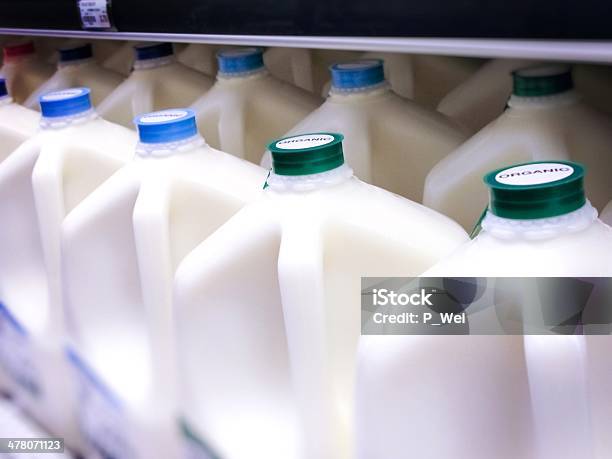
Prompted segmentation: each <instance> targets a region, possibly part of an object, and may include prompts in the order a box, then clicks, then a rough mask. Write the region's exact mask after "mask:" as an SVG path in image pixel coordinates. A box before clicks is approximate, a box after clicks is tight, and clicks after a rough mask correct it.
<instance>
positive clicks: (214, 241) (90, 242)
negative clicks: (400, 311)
mask: <svg viewBox="0 0 612 459" xmlns="http://www.w3.org/2000/svg"><path fill="white" fill-rule="evenodd" d="M157 46H159V45H156V46H153V47H151V48H156V47H157ZM145 48H146V47H145ZM5 61H6V59H5ZM174 64H176V63H175V62H174V63H166V64H165V65H174ZM134 67H135V70H134V73H136V65H134ZM151 68H154V67H151ZM219 68H220V69H219V72H220V74H219V77H218V80H217V83H215V85H218V87H220V88H223V90H224V91H223V92H222V94H223V96H222V97H221V96H218V97H219V98H220V99H219V100H222V101H223V104H221V103H220V102H219V103H218V104H217V110H218V111H217V112H216V113H217V116H216V118H215V115H214V114H210V112H209V114H208V115H207V116H204V117H202V118H201V121H200V116H199V113H200V110H198V105H199V103H196V104H195V105H194V106H193V110H192V109H171V110H164V111H160V112H154V113H148V114H145V115H140V116H138V117H137V118H136V126H137V130H138V137H136V135H135V134H134V133H133V132H132V131H130V130H128V129H125V128H123V127H121V126H118V125H116V124H113V123H110V122H108V121H105V120H103V119H102V118H101V117H99V116H98V114H97V113H96V111H94V110H93V108H92V101H91V98H92V96H91V94H92V93H91V91H90V90H89V89H86V88H71V89H66V90H59V91H52V92H49V93H44V94H43V95H41V96H38V98H39V103H40V110H41V113H42V116H41V117H40V119H38V115H36V114H34V113H33V112H32V111H29V110H27V109H24V108H23V107H21V106H19V105H16V104H14V103H12V102H11V99H10V97H9V96H8V94H7V91H6V90H5V89H4V87H5V86H3V85H2V84H1V83H0V93H1V94H3V97H2V99H0V100H1V101H2V104H1V106H0V118H1V121H0V123H1V124H2V127H1V129H2V131H1V132H2V135H3V144H4V145H7V148H6V150H5V151H4V152H2V163H0V213H1V215H3V220H4V221H5V222H6V223H5V225H3V229H2V230H1V231H0V248H1V250H2V258H1V259H0V298H1V301H2V305H1V306H0V317H1V320H2V328H1V330H2V332H1V334H0V339H1V340H2V343H1V345H0V354H1V355H0V360H1V363H2V368H3V370H4V371H3V373H2V387H3V389H4V390H5V391H6V392H8V393H11V394H13V395H14V396H15V398H16V400H17V401H18V402H19V403H20V404H21V405H22V406H24V408H25V409H26V410H27V411H28V412H29V413H31V414H32V416H33V417H34V418H36V419H37V420H38V421H39V422H40V423H41V424H43V425H44V426H45V427H46V428H47V429H49V430H50V431H51V432H52V433H54V434H56V435H60V436H62V437H65V438H66V441H67V443H68V444H69V445H70V446H72V447H73V448H75V449H76V450H80V451H82V452H84V453H85V454H86V455H87V456H91V457H99V456H102V457H119V458H147V457H183V455H184V454H188V455H191V456H193V457H222V458H223V457H227V458H241V457H279V458H291V457H295V458H350V457H355V456H356V457H361V458H379V457H406V456H407V455H410V456H421V457H428V456H429V457H466V458H467V457H476V458H478V457H509V458H510V457H607V455H609V454H610V452H611V451H612V445H611V444H610V439H609V438H608V435H607V432H609V429H610V428H611V426H612V420H611V419H610V417H611V414H610V413H612V402H611V400H610V397H609V396H608V395H607V392H608V389H607V387H608V386H609V384H610V382H612V381H611V377H610V375H611V374H612V364H610V363H609V362H610V359H609V358H608V356H607V354H608V353H609V351H608V350H609V348H610V343H609V340H607V337H584V336H571V337H559V336H554V337H553V336H546V337H542V336H540V337H535V338H534V337H524V338H523V337H444V338H442V337H439V336H438V337H431V338H427V337H418V339H415V338H410V337H386V336H385V337H364V338H362V339H361V344H360V345H359V346H360V347H359V350H358V342H359V330H360V317H359V314H360V277H361V276H372V277H374V276H415V275H419V274H421V273H423V272H425V271H427V270H428V269H430V268H432V267H433V266H434V265H437V266H436V267H435V268H432V269H431V270H430V271H428V273H433V274H432V275H440V274H444V275H460V276H484V275H489V276H493V275H497V276H538V275H540V276H549V275H556V276H570V275H571V276H607V275H610V272H611V271H612V256H611V255H612V230H610V228H609V227H608V226H606V225H604V224H603V223H602V222H601V221H599V220H598V219H597V211H596V210H595V208H594V206H593V205H592V204H591V201H592V202H593V203H594V205H595V207H597V205H598V202H599V203H603V202H604V201H605V200H606V199H609V198H610V193H609V192H608V191H609V186H610V185H609V183H608V181H605V180H600V179H598V174H601V175H605V174H604V173H605V172H607V170H609V169H607V168H606V161H607V158H606V157H605V156H603V153H604V152H605V151H604V149H606V147H607V145H608V144H609V143H612V142H609V141H608V138H609V137H607V136H609V134H608V133H607V131H606V130H605V127H606V126H608V125H606V124H605V123H606V121H607V119H606V118H605V116H603V115H600V114H599V113H598V112H596V111H594V110H591V109H589V108H587V107H585V106H584V105H583V104H582V103H580V102H579V97H578V95H577V94H576V92H575V91H574V90H573V89H572V79H571V74H570V72H569V70H568V69H567V68H566V67H559V66H553V67H536V68H529V69H524V70H520V71H518V72H515V73H514V88H513V95H512V97H511V98H510V100H509V101H508V108H507V109H506V110H505V111H504V113H503V115H501V116H500V117H499V118H498V119H497V120H496V121H494V122H493V123H492V124H490V125H488V126H487V127H486V128H484V129H483V131H482V132H480V133H478V134H477V135H476V136H475V137H474V138H472V139H471V140H468V141H467V142H465V143H464V144H463V145H462V146H461V147H459V148H458V149H457V150H456V151H455V152H453V153H450V155H449V154H448V153H449V150H452V148H454V147H455V146H457V145H458V144H459V143H460V142H461V140H457V141H456V142H455V144H454V146H448V145H447V151H446V152H445V153H440V158H441V157H442V156H446V155H448V156H447V157H446V158H445V159H443V160H442V161H441V162H440V163H439V164H438V165H437V166H435V167H434V168H433V170H432V171H431V172H430V173H429V175H428V176H427V178H426V179H425V177H424V175H426V172H427V170H428V169H427V166H423V165H422V164H421V162H422V161H431V158H430V157H429V156H433V155H435V153H433V148H432V147H430V146H429V145H430V144H429V142H434V141H436V140H439V139H440V138H443V137H444V132H445V130H444V129H442V127H441V126H443V124H444V123H446V125H447V127H446V129H447V130H448V131H456V132H459V131H458V130H457V129H456V128H454V127H453V126H452V125H450V122H449V121H447V120H444V118H442V117H441V116H440V115H437V114H435V113H434V112H431V111H428V110H425V109H422V108H419V107H417V106H415V105H414V104H412V103H411V102H409V101H407V100H405V99H401V98H400V97H398V96H396V95H394V94H393V91H391V90H390V89H389V87H388V84H387V83H385V80H384V77H383V73H384V72H383V68H382V65H381V63H380V62H378V61H371V60H368V61H360V62H356V63H351V64H343V65H336V66H334V67H333V68H332V87H331V90H330V95H329V98H328V100H327V101H326V102H325V103H324V104H323V106H322V107H321V108H319V109H318V110H316V111H315V114H316V113H317V111H321V112H322V113H326V115H325V118H327V117H329V118H327V120H328V121H329V122H330V123H338V124H334V125H333V126H331V127H329V128H328V127H327V126H324V127H323V126H322V127H321V128H318V127H317V126H314V125H312V128H311V127H310V126H311V125H310V124H309V123H308V124H307V123H306V121H304V122H303V123H304V124H306V127H304V128H303V129H301V131H302V133H303V132H304V131H305V132H306V133H305V134H302V133H300V132H297V133H295V134H294V133H290V134H289V135H288V136H285V137H283V138H282V139H280V140H277V141H274V142H272V143H271V144H269V145H268V148H267V154H266V156H265V158H264V160H267V161H268V162H270V163H271V171H270V172H269V173H268V171H267V170H266V169H263V168H260V167H258V166H255V165H253V164H251V163H248V162H245V161H241V160H240V159H237V158H235V156H232V155H228V154H227V153H222V152H221V151H218V150H215V149H213V148H211V147H210V146H209V144H210V143H211V142H210V141H209V140H208V137H207V134H206V129H205V128H202V127H200V132H203V133H204V138H203V137H202V136H200V134H198V129H197V124H199V123H200V122H203V123H206V120H207V117H209V118H210V117H213V118H215V119H217V122H218V123H219V132H221V129H220V126H221V118H222V117H223V110H225V109H226V107H227V106H232V104H231V103H230V101H232V100H235V101H237V102H236V104H238V105H242V104H243V103H244V100H246V99H247V96H249V97H252V92H255V93H256V95H258V96H259V97H262V96H265V99H266V103H268V102H269V106H267V109H268V110H269V111H270V112H271V113H272V114H276V115H277V116H278V117H279V118H280V119H283V118H285V117H286V116H287V113H286V111H285V108H284V107H283V106H282V105H280V104H277V103H276V99H275V97H276V96H279V98H280V95H281V94H282V91H281V90H279V88H289V86H287V85H283V84H282V83H280V82H278V81H276V80H274V79H273V78H272V77H270V76H269V75H268V74H266V73H265V72H264V71H263V70H262V58H261V52H260V51H259V50H250V49H249V50H232V51H229V52H222V53H221V54H220V56H219ZM334 70H335V72H334ZM169 79H170V77H169ZM260 79H261V80H263V81H272V82H273V84H272V83H270V84H271V85H273V87H274V90H273V91H272V90H270V91H269V92H266V90H265V89H263V88H265V87H266V86H261V87H259V89H257V88H258V87H255V89H250V90H249V91H248V92H246V91H244V90H242V91H244V92H239V90H237V91H236V93H238V94H243V95H244V97H245V99H242V98H240V97H236V99H230V98H229V97H228V96H227V94H229V93H230V92H225V89H227V91H229V90H230V89H231V88H240V87H241V85H242V83H243V82H244V81H258V80H260ZM243 80H244V81H243ZM291 90H292V91H293V90H294V88H291ZM162 92H163V91H162ZM213 92H214V88H213V89H211V90H210V91H209V93H207V94H206V95H205V96H204V98H205V97H207V96H208V95H209V94H210V93H213ZM124 98H125V99H129V98H128V97H127V96H125V97H124ZM280 99H282V98H280ZM238 102H240V103H238ZM103 104H104V102H102V103H101V104H100V105H103ZM204 106H208V103H207V104H202V107H204ZM326 106H327V107H326ZM373 107H377V108H373ZM380 107H383V108H380ZM127 110H128V112H129V108H128V109H127ZM329 110H332V111H331V113H327V111H329ZM219 111H220V112H221V113H220V114H219ZM232 113H234V114H236V113H241V112H240V111H234V112H232ZM267 115H268V113H267V111H262V112H257V119H258V120H259V121H258V122H260V123H261V125H262V126H263V125H264V124H265V122H264V119H265V118H264V117H265V116H267ZM310 116H311V117H313V118H312V119H314V114H313V115H310ZM308 118H309V117H307V118H306V120H308ZM317 118H318V116H317ZM226 119H227V121H228V122H237V121H236V119H238V120H241V122H238V124H240V125H241V126H242V128H243V129H242V131H241V130H239V129H233V128H232V129H231V132H232V135H233V136H234V137H236V139H241V140H236V139H234V140H235V141H237V142H239V143H245V142H244V141H245V140H246V139H249V140H252V136H250V135H249V132H250V131H249V130H248V129H245V126H246V125H245V123H244V118H241V117H240V116H238V115H234V116H232V117H228V118H226ZM321 120H322V121H324V120H323V117H322V118H321ZM356 120H357V121H358V124H353V122H354V121H356ZM440 120H442V121H440ZM356 126H357V127H356ZM373 126H377V127H376V128H374V127H373ZM434 126H435V127H436V129H435V130H434V129H433V127H434ZM296 129H297V128H296ZM387 130H388V131H387ZM334 131H340V132H342V133H344V134H345V136H346V141H345V142H343V136H342V135H341V134H336V133H334ZM434 131H435V134H433V132H434ZM313 132H314V133H313ZM394 135H395V136H397V138H400V137H401V141H397V143H387V141H388V138H389V137H393V136H394ZM241 136H244V137H241ZM428 136H430V137H431V139H428V140H427V142H426V143H422V144H421V143H418V142H422V138H427V137H428ZM213 137H214V135H213ZM353 137H355V138H357V139H359V140H358V142H361V143H363V142H365V143H366V144H367V145H368V150H367V151H365V152H362V153H361V154H355V155H354V154H353V153H355V151H356V150H352V149H351V148H354V147H350V145H351V143H350V139H351V138H353ZM5 138H6V139H7V141H6V142H4V139H5ZM26 139H27V140H26ZM204 139H206V142H205V141H204ZM432 139H433V140H432ZM268 140H269V139H268ZM472 142H473V145H472V146H471V147H470V143H472ZM523 143H524V144H523ZM9 145H13V146H16V147H17V148H16V149H15V150H14V151H12V149H10V148H8V146H9ZM353 145H356V144H353ZM377 145H378V146H379V147H381V148H380V150H381V151H380V153H379V154H376V153H375V151H376V146H377ZM404 145H405V146H407V147H409V148H408V150H405V149H402V146H404ZM553 145H554V146H555V147H556V148H553ZM394 148H397V149H398V151H394ZM53 150H55V151H53ZM259 150H260V151H264V150H266V147H265V143H263V142H262V144H261V145H260V146H259ZM345 152H346V162H345V157H344V153H345ZM424 153H427V155H424ZM419 154H420V155H419ZM598 155H599V156H598ZM423 156H427V157H425V158H423ZM464 157H465V159H463V158H464ZM472 157H473V158H472ZM266 158H267V159H266ZM360 158H361V159H362V160H364V161H361V162H360ZM470 158H471V160H470ZM489 158H490V161H489ZM438 159H439V158H438ZM572 159H574V160H579V162H581V163H584V164H586V165H587V167H588V172H585V170H584V168H583V166H581V165H580V164H578V163H577V162H572V161H570V160H572ZM526 160H532V161H529V163H527V164H523V162H525V161H526ZM533 160H535V161H533ZM436 161H437V160H436ZM436 161H434V162H433V163H435V162H436ZM455 163H457V165H456V166H455ZM515 163H521V164H518V165H516V164H515ZM360 164H361V166H362V167H363V165H364V164H365V165H366V167H365V169H363V171H365V174H366V175H365V176H366V177H367V179H368V180H367V181H374V182H376V180H374V179H375V178H376V177H377V175H369V176H368V175H367V171H368V170H372V171H376V170H377V169H376V165H381V166H384V167H381V169H379V170H378V177H379V178H380V180H381V181H384V180H386V179H387V178H389V176H393V175H396V176H397V179H398V180H397V182H396V183H397V184H401V185H403V186H406V184H408V185H410V186H412V185H414V184H413V183H411V182H414V181H415V180H417V177H418V176H419V174H418V173H417V172H418V171H421V182H420V183H421V186H422V187H424V189H425V193H424V195H425V198H426V199H425V201H426V202H427V196H428V195H430V194H428V190H429V193H433V192H434V191H436V192H438V193H441V194H444V192H445V193H447V195H448V198H447V199H448V201H447V202H446V205H447V208H448V209H449V211H448V212H447V213H449V214H451V216H454V217H455V218H456V219H457V220H459V221H461V218H460V217H459V216H455V215H453V214H452V212H451V211H453V210H454V209H456V208H457V206H459V205H464V206H465V208H467V209H468V211H469V212H475V213H474V215H475V217H474V218H471V217H468V216H464V217H463V218H465V219H466V220H465V221H466V223H469V225H466V226H471V225H472V224H473V223H474V222H475V221H476V220H477V218H478V215H480V213H481V212H482V210H483V208H484V207H485V205H486V201H487V193H486V188H485V185H484V183H485V182H483V181H482V176H483V175H484V174H485V173H486V172H488V171H490V170H492V169H494V168H495V167H497V166H503V170H497V171H494V172H493V173H490V174H489V175H487V180H486V183H487V184H488V186H489V188H490V192H489V195H490V196H489V198H488V199H489V204H488V211H487V213H486V214H485V215H484V218H483V220H482V222H481V225H480V226H481V227H482V231H481V232H480V233H479V234H478V235H477V236H476V237H475V238H474V239H473V240H472V241H471V242H467V241H468V237H467V235H466V233H465V231H464V230H463V229H462V228H461V227H460V226H459V225H457V224H456V223H454V222H453V221H452V220H450V219H448V218H447V217H444V216H442V215H440V214H438V213H437V212H435V211H433V210H430V209H428V208H426V207H423V206H421V205H420V204H417V203H415V202H413V201H416V200H420V199H417V198H416V197H414V196H410V192H409V190H405V191H404V192H402V194H404V195H406V196H408V197H412V198H413V201H410V200H408V199H404V198H401V197H399V196H397V195H394V194H391V193H388V192H386V191H383V190H382V189H380V188H376V187H374V186H372V185H367V184H365V183H363V182H361V181H359V180H358V179H357V178H355V176H357V177H360V173H359V172H356V173H355V176H354V175H353V169H354V170H355V171H358V170H359V166H360ZM513 164H514V165H513ZM511 165H512V166H511ZM432 166H433V164H432V165H430V166H429V168H431V167H432ZM451 168H452V169H451ZM601 169H606V170H603V171H602V170H601ZM445 170H447V172H444V171H445ZM423 171H425V172H423ZM413 175H414V177H413ZM508 177H512V178H511V179H509V178H508ZM360 178H361V177H360ZM402 178H403V179H402ZM584 179H586V190H587V192H586V193H585V192H584V188H583V181H584ZM434 184H435V186H434ZM386 186H387V187H389V188H393V187H392V186H390V185H386ZM481 188H482V189H483V190H484V198H483V196H482V194H483V190H481ZM445 190H446V191H445ZM396 191H401V190H396ZM418 193H423V192H422V191H418ZM534 193H535V195H537V198H538V199H534ZM586 196H589V198H590V200H591V201H589V200H587V199H586ZM597 196H599V201H597V200H596V199H597ZM483 199H484V202H483V203H482V205H481V201H483ZM448 202H450V204H448ZM599 205H601V204H599ZM432 207H436V206H435V205H432ZM457 210H461V209H457ZM451 254H452V255H451ZM500 260H503V262H500ZM462 338H463V339H462ZM413 363H414V364H413ZM355 375H356V377H355ZM451 382H452V383H451ZM551 385H552V386H555V390H551ZM557 386H558V387H557ZM466 417H467V419H469V421H470V422H469V423H467V422H466ZM406 426H409V432H410V434H409V437H407V435H406ZM432 426H435V428H433V427H432ZM413 433H414V435H413ZM440 435H442V437H440ZM466 439H469V441H466ZM96 455H97V456H96Z"/></svg>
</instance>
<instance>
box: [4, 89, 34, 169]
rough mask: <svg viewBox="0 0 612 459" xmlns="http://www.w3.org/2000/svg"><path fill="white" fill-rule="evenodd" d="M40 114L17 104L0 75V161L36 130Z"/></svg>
mask: <svg viewBox="0 0 612 459" xmlns="http://www.w3.org/2000/svg"><path fill="white" fill-rule="evenodd" d="M39 120H40V115H39V114H38V113H37V112H35V111H34V110H30V109H27V108H25V107H22V106H21V105H17V104H16V103H15V102H14V101H13V99H12V98H11V96H10V95H9V94H8V90H7V88H6V80H5V79H4V78H2V77H0V163H1V162H2V161H4V160H5V159H6V157H7V156H8V155H9V154H10V153H11V152H12V151H13V150H14V149H15V148H17V147H18V146H19V145H20V144H21V143H22V142H23V141H25V140H26V139H28V138H30V137H31V136H32V135H34V133H35V132H36V131H37V130H38V123H39Z"/></svg>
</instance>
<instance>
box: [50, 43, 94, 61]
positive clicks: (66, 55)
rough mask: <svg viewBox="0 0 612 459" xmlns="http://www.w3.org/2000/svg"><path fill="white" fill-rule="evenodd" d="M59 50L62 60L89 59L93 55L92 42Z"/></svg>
mask: <svg viewBox="0 0 612 459" xmlns="http://www.w3.org/2000/svg"><path fill="white" fill-rule="evenodd" d="M58 51H59V55H60V62H72V61H80V60H82V59H89V58H90V57H92V56H93V50H92V47H91V43H85V44H84V45H78V46H71V47H67V48H60V49H59V50H58Z"/></svg>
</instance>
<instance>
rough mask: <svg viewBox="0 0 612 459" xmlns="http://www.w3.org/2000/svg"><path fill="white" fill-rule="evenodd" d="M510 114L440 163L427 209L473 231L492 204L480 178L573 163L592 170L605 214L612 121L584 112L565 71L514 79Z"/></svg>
mask: <svg viewBox="0 0 612 459" xmlns="http://www.w3.org/2000/svg"><path fill="white" fill-rule="evenodd" d="M513 78H514V89H513V95H512V97H511V98H510V100H509V101H508V109H507V110H506V111H505V112H504V113H503V114H502V115H501V116H500V117H499V118H498V119H497V120H495V121H493V122H492V123H490V124H489V125H487V126H486V127H485V128H483V129H482V130H481V131H480V132H478V133H477V134H476V135H475V136H474V137H472V138H471V139H469V140H468V141H467V142H465V143H464V144H463V145H461V146H460V147H459V148H458V149H457V150H455V151H454V152H453V153H451V154H450V155H448V156H447V157H446V158H444V159H443V160H442V161H440V163H439V164H437V165H436V166H435V167H434V168H433V169H432V170H431V172H430V173H429V175H428V176H427V180H426V181H425V190H424V197H423V203H424V204H425V205H426V206H428V207H431V208H433V209H436V210H438V211H439V212H442V213H444V214H446V215H448V216H449V217H452V218H454V219H455V220H456V221H458V222H459V223H460V224H461V225H463V227H464V228H466V229H468V230H469V229H471V228H473V226H474V225H475V223H476V220H477V219H478V217H479V216H480V214H481V213H482V210H483V209H484V208H485V206H486V203H487V191H486V188H485V186H484V184H483V182H482V179H481V177H482V176H483V175H484V174H485V173H486V172H487V171H490V170H491V169H495V168H498V167H503V166H505V165H510V164H516V163H519V162H523V161H532V160H548V159H550V160H552V159H572V160H575V161H578V162H580V163H582V164H584V165H585V166H586V167H587V169H588V170H589V173H588V175H587V176H586V189H587V193H588V195H589V198H590V199H591V202H592V203H593V205H594V206H595V207H596V208H598V209H602V208H603V207H604V206H605V205H606V203H607V202H608V201H609V200H610V196H612V181H610V175H609V171H610V170H612V155H610V151H612V118H610V117H608V116H605V115H603V114H601V113H600V112H598V111H595V110H593V109H591V108H590V107H588V106H587V105H585V104H584V103H582V102H581V100H580V95H579V94H578V93H577V92H576V91H574V89H573V84H572V76H571V70H570V69H569V68H568V67H567V66H563V65H553V66H536V67H529V68H526V69H522V70H517V71H516V72H514V74H513Z"/></svg>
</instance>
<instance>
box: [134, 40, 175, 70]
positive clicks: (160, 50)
mask: <svg viewBox="0 0 612 459" xmlns="http://www.w3.org/2000/svg"><path fill="white" fill-rule="evenodd" d="M134 57H135V59H134V70H142V69H152V68H157V67H162V66H165V65H168V64H171V63H173V62H174V61H175V59H174V48H173V47H172V44H171V43H147V44H143V45H136V46H134Z"/></svg>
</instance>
